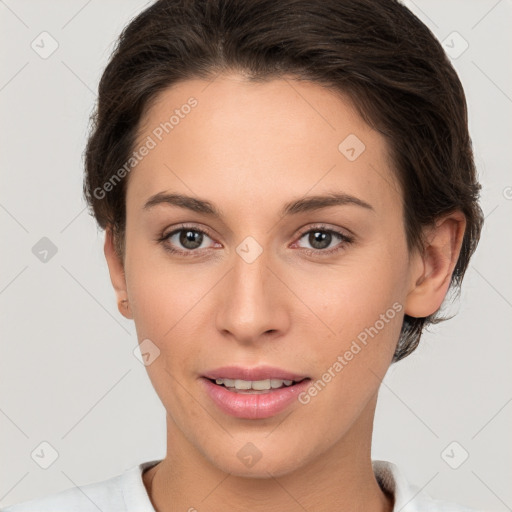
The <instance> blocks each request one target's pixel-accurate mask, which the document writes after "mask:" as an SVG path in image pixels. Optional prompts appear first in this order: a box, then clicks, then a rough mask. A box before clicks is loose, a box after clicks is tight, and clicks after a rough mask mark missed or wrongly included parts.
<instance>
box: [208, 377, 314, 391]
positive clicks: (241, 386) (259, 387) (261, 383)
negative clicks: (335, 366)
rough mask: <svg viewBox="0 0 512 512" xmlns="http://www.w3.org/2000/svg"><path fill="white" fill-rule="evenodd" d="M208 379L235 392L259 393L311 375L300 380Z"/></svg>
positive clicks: (291, 385) (293, 383) (292, 384)
mask: <svg viewBox="0 0 512 512" xmlns="http://www.w3.org/2000/svg"><path fill="white" fill-rule="evenodd" d="M205 378H206V379H208V380H209V381H210V382H211V383H212V384H215V385H217V386H222V387H224V388H226V389H227V390H228V391H231V392H233V393H241V394H250V395H259V394H265V393H271V392H273V391H275V390H278V389H283V388H290V387H293V386H295V385H297V384H299V383H301V382H304V381H305V380H311V379H309V377H304V378H302V379H299V380H288V379H263V380H243V379H227V378H220V379H210V378H208V377H205Z"/></svg>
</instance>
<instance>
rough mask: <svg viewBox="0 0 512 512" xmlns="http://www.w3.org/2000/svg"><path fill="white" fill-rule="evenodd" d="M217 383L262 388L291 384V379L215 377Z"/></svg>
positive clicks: (232, 386) (237, 387) (237, 386)
mask: <svg viewBox="0 0 512 512" xmlns="http://www.w3.org/2000/svg"><path fill="white" fill-rule="evenodd" d="M215 382H216V383H217V384H224V386H226V387H227V388H236V389H255V390H264V389H270V388H280V387H282V386H283V384H284V385H285V386H291V385H292V383H293V380H281V379H266V380H241V379H215Z"/></svg>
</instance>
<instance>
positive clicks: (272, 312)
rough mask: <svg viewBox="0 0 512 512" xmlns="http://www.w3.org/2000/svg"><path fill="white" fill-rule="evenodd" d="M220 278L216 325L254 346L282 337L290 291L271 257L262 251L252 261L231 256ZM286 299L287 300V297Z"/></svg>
mask: <svg viewBox="0 0 512 512" xmlns="http://www.w3.org/2000/svg"><path fill="white" fill-rule="evenodd" d="M233 259H234V262H233V267H232V269H231V270H230V272H228V273H227V275H226V276H225V277H224V279H223V283H222V284H221V287H222V288H221V290H222V291H221V294H220V297H219V302H218V307H217V313H216V326H217V329H218V330H219V332H220V333H221V334H222V335H223V336H225V337H226V336H227V337H231V338H232V339H234V340H236V341H237V342H238V343H240V344H245V345H250V344H258V343H259V342H261V341H263V340H269V339H276V338H278V337H279V336H282V335H283V334H284V333H285V332H286V331H287V329H288V328H289V324H290V314H289V310H288V307H287V300H288V301H289V300H290V295H291V294H290V291H289V290H287V288H286V286H285V284H283V279H282V278H281V279H279V270H278V268H277V266H276V265H272V262H271V261H270V260H271V257H269V256H267V254H266V252H265V251H263V252H262V253H261V254H260V255H259V256H258V257H257V258H256V259H255V260H254V261H251V260H250V259H249V260H246V259H244V258H243V257H241V256H239V254H235V255H234V257H233ZM287 297H288V298H287Z"/></svg>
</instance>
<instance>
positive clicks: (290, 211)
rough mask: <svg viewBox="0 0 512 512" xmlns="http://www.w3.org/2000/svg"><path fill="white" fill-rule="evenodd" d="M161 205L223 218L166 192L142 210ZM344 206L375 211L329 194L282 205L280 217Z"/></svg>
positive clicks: (197, 201)
mask: <svg viewBox="0 0 512 512" xmlns="http://www.w3.org/2000/svg"><path fill="white" fill-rule="evenodd" d="M161 204H168V205H171V206H178V207H179V208H185V209H187V210H191V211H193V212H197V213H202V214H204V215H208V216H210V217H214V218H217V219H220V218H222V216H223V215H222V212H221V211H220V210H219V209H218V208H216V207H215V205H214V204H213V203H211V202H210V201H207V200H206V199H201V198H198V197H191V196H187V195H184V194H169V193H166V192H159V193H158V194H155V195H153V196H151V197H150V198H149V199H148V200H147V202H146V203H145V204H144V207H143V209H145V210H149V209H151V208H153V207H154V206H157V205H161ZM345 205H356V206H360V207H362V208H365V209H367V210H371V211H373V212H374V211H375V210H374V208H373V206H371V205H370V204H368V203H367V202H366V201H363V200H362V199H359V198H358V197H355V196H352V195H349V194H345V193H331V194H326V195H316V196H308V197H302V198H300V199H296V200H293V201H290V202H289V203H286V204H285V205H284V207H283V208H282V210H281V213H280V216H281V217H284V216H286V215H297V214H299V213H304V212H311V211H317V210H321V209H323V208H329V207H332V206H345Z"/></svg>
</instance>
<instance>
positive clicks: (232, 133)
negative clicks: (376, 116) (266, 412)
mask: <svg viewBox="0 0 512 512" xmlns="http://www.w3.org/2000/svg"><path fill="white" fill-rule="evenodd" d="M191 96H193V97H195V98H196V99H197V101H198V105H197V107H195V108H194V109H193V110H192V111H191V113H190V114H188V115H187V116H186V117H185V118H184V119H181V120H180V123H179V125H177V126H175V128H174V129H173V131H172V132H170V133H169V134H167V135H166V136H164V138H163V140H162V141H161V142H159V143H158V144H157V146H156V147H155V148H154V149H152V150H151V151H150V152H149V154H148V155H147V156H146V157H145V158H144V159H143V160H142V161H141V162H140V163H139V164H138V165H137V166H136V167H135V169H134V170H132V171H131V173H130V175H129V182H128V188H127V195H126V208H127V212H126V238H125V242H126V251H125V255H124V261H122V260H121V259H120V258H119V257H118V256H117V255H116V253H115V251H114V245H113V240H112V233H111V231H110V230H109V229H107V231H106V237H105V256H106V259H107V262H108V266H109V271H110V276H111V280H112V284H113V286H114V289H115V291H116V294H117V299H118V304H119V309H120V311H121V313H122V314H123V315H124V316H125V317H126V318H130V319H133V320H134V322H135V326H136V330H137V336H138V339H139V342H140V341H142V340H144V339H148V338H149V339H150V340H151V341H152V342H153V343H154V344H155V345H156V346H157V347H158V349H159V350H160V356H159V357H158V358H156V359H155V360H154V361H153V362H152V363H151V364H150V365H148V366H147V371H148V375H149V377H150V379H151V382H152V384H153V386H154V388H155V390H156V392H157V394H158V396H159V397H160V399H161V401H162V403H163V405H164V407H165V409H166V412H167V454H166V457H165V459H164V460H163V461H162V462H161V463H160V464H158V465H157V466H155V467H154V468H152V469H151V470H149V471H146V472H145V473H144V475H143V481H144V484H145V486H146V488H147V490H148V494H149V496H150V498H151V501H152V503H153V505H154V507H155V509H156V510H157V511H158V512H170V511H175V510H189V509H190V508H191V507H195V508H196V509H197V510H199V511H201V512H202V511H212V512H220V511H221V510H222V511H224V510H226V509H227V510H251V511H265V512H271V511H279V512H283V511H287V512H288V511H289V512H292V511H293V512H295V511H301V512H303V511H304V510H307V511H308V512H315V511H333V510H347V511H349V510H350V511H359V510H361V511H363V510H365V511H370V510H371V511H391V510H392V507H393V498H392V497H391V496H387V495H386V494H385V493H384V492H383V491H382V490H381V489H380V487H379V485H378V483H377V481H376V479H375V476H374V474H373V471H372V466H371V456H370V455H371V451H370V450H371V438H372V429H373V420H374V413H375V405H376V400H377V393H378V390H379V385H380V382H381V380H382V378H383V377H384V375H385V374H386V371H387V369H388V367H389V365H390V363H391V359H392V356H393V353H394V350H395V346H396V343H397V341H398V336H399V332H400V327H401V324H402V320H403V315H404V313H407V314H409V315H411V316H414V317H424V316H427V315H429V314H431V313H433V312H435V311H436V310H437V309H438V308H439V307H440V305H441V303H442V301H443V299H444V297H445V295H446V292H447V290H448V286H449V282H450V277H451V274H452V272H453V269H454V266H455V263H456V261H457V257H458V254H459V251H460V246H461V242H462V236H463V233H464V228H465V220H464V216H463V215H462V214H461V213H460V212H454V213H453V214H451V215H448V216H445V217H443V218H441V219H439V221H438V222H437V223H436V225H435V226H431V227H429V228H428V229H427V228H426V230H425V235H426V239H427V242H426V247H425V250H424V251H423V252H422V253H420V252H419V251H412V252H409V251H408V249H407V244H406V237H405V230H404V223H403V207H402V196H401V192H400V190H399V188H398V185H397V183H396V179H395V176H394V172H393V169H392V166H391V163H390V161H389V158H388V149H387V146H386V141H385V140H384V138H383V137H382V136H381V135H380V134H379V133H377V132H376V131H374V130H372V129H371V128H370V127H369V126H367V125H366V124H365V123H364V121H363V120H362V119H361V117H360V116H359V115H358V114H357V113H356V111H355V110H354V109H353V107H352V105H351V104H350V102H349V101H348V99H347V98H344V97H341V96H340V95H335V94H334V93H333V92H331V91H328V90H327V89H325V88H323V87H322V86H320V85H318V84H314V83H309V82H299V81H294V80H292V79H291V78H284V77H283V78H280V79H276V80H272V81H267V82H265V83H258V84H256V83H250V82H248V81H247V80H246V79H245V78H244V77H243V76H241V75H238V74H234V73H233V74H224V75H221V76H219V77H217V78H216V79H215V80H213V81H212V82H208V81H203V80H189V81H186V82H182V83H180V84H178V85H176V86H173V87H172V88H169V89H167V90H165V91H164V92H163V93H161V94H160V95H159V96H158V98H157V101H155V102H154V103H152V105H151V108H150V109H148V110H147V112H146V113H145V115H144V117H143V119H142V120H141V124H140V130H139V135H140V137H139V141H143V140H144V139H146V137H147V136H148V135H151V133H152V130H153V129H154V128H155V127H157V126H158V125H159V124H160V123H161V122H162V121H164V120H166V119H168V118H169V116H170V115H171V114H172V112H173V111H174V109H176V108H179V107H180V106H181V105H183V104H184V103H186V101H187V99H188V98H190V97H191ZM349 134H355V135H356V136H357V137H358V138H359V139H360V140H361V141H363V143H364V144H365V146H366V149H365V150H364V152H363V153H362V154H361V155H360V156H359V157H358V158H357V159H356V160H355V161H349V160H348V159H347V158H346V157H345V156H344V155H343V154H342V153H341V152H340V151H339V150H338V145H339V144H340V142H342V141H343V140H344V139H345V138H346V137H347V136H348V135H349ZM159 192H167V193H170V192H173V193H181V194H187V195H190V196H192V197H199V198H203V199H207V200H209V201H210V202H212V203H213V204H214V205H215V206H216V207H217V208H218V209H219V210H221V212H222V214H223V215H222V218H221V219H215V218H211V217H209V216H207V215H205V214H202V213H197V212H192V211H189V210H186V209H183V208H179V207H177V206H173V205H169V204H159V205H157V206H155V207H153V208H151V209H144V204H145V202H146V201H147V200H148V199H149V198H150V197H151V196H152V195H154V194H156V193H159ZM329 192H343V193H346V194H350V195H352V196H355V197H357V198H359V199H361V200H363V201H365V202H367V203H369V204H370V205H371V206H372V208H373V210H371V209H367V208H363V207H361V206H358V205H354V204H347V205H341V206H331V207H329V208H324V209H321V210H318V211H310V212H303V213H299V214H296V215H289V216H285V217H280V216H279V211H280V209H281V208H282V206H283V205H284V204H285V203H287V202H288V201H291V200H294V199H299V198H302V197H304V196H308V197H309V196H311V195H317V194H318V195H321V194H326V193H329ZM183 222H186V223H188V224H191V225H193V227H194V228H201V229H208V230H209V231H210V233H211V236H210V235H204V237H203V241H202V243H201V246H200V248H199V249H195V253H196V254H199V253H200V255H199V256H198V257H190V256H185V255H176V254H171V253H169V252H168V251H166V250H165V244H167V246H169V245H171V246H173V247H174V248H176V249H178V250H182V251H187V250H188V251H189V254H190V252H191V249H189V248H188V247H190V245H189V246H183V244H180V239H179V234H178V235H175V236H173V237H172V240H167V242H158V241H157V239H158V238H159V237H161V236H162V235H163V234H166V233H170V232H171V231H172V229H173V227H174V228H176V227H177V226H178V225H179V224H180V223H183ZM318 223H321V224H325V225H326V228H327V229H329V228H330V229H334V230H338V231H340V232H342V233H344V234H352V235H353V242H352V243H345V244H344V243H342V242H340V239H339V238H337V237H336V236H334V235H333V237H332V240H331V242H330V243H329V242H326V243H325V246H327V247H326V248H322V247H325V246H319V245H312V243H314V240H313V242H312V240H311V237H309V235H308V233H309V231H308V229H313V230H315V227H316V226H315V225H316V224H318ZM310 226H311V228H309V227H310ZM191 227H192V226H188V228H191ZM316 231H318V229H316ZM198 236H200V235H198ZM247 236H251V237H253V238H254V239H255V240H256V241H257V242H258V244H259V246H260V247H261V249H262V253H261V254H260V256H259V257H258V258H256V259H255V261H253V262H252V263H250V264H249V263H247V262H246V261H245V260H244V259H243V258H242V257H240V256H239V254H238V253H237V252H236V248H237V247H238V246H239V245H240V244H241V242H242V241H243V240H244V239H245V238H246V237H247ZM318 247H320V249H318ZM336 247H338V248H340V250H339V251H338V252H336V253H333V254H330V255H322V251H326V250H329V249H332V248H336ZM307 249H317V253H316V254H309V255H308V254H306V253H305V250H307ZM122 301H127V302H122ZM394 303H398V304H399V305H401V306H402V310H401V311H400V312H399V313H397V314H396V316H395V317H394V318H393V319H392V320H389V322H388V323H386V324H385V327H384V328H382V329H381V330H380V331H379V332H378V334H377V335H376V336H374V337H373V338H372V339H371V341H370V342H369V343H368V344H367V345H366V346H365V347H364V348H363V349H362V350H361V351H360V352H359V353H358V354H357V356H355V357H354V358H353V359H352V360H351V361H350V362H349V363H348V364H347V365H346V366H345V367H344V368H343V370H342V371H341V372H340V373H338V374H337V375H336V377H335V378H333V379H332V380H331V382H329V383H328V385H327V386H326V387H325V389H323V390H322V391H321V392H320V393H318V394H317V396H315V397H314V398H312V399H311V401H310V402H309V403H308V404H306V405H304V404H301V403H300V402H298V401H296V402H294V403H293V404H292V405H291V406H290V407H288V408H287V409H286V410H285V411H283V412H282V413H280V414H278V415H276V416H273V417H271V418H267V419H258V420H248V419H238V418H234V417H232V416H229V415H227V414H225V413H224V412H222V411H220V410H219V409H218V408H217V406H216V404H215V403H213V402H212V401H211V400H210V398H209V397H208V395H207V394H206V393H205V392H204V391H203V389H202V386H201V385H200V384H201V383H200V380H199V379H200V377H201V375H203V374H204V373H205V372H206V370H211V369H214V368H217V367H220V366H224V365H232V364H237V365H241V366H248V367H255V366H258V365H262V364H268V365H272V366H277V367H280V368H283V369H286V370H289V371H292V372H297V373H299V374H303V375H307V376H309V377H311V378H312V379H313V381H316V380H317V379H320V378H321V377H322V375H323V374H324V373H325V372H326V371H327V369H328V368H329V367H332V365H333V363H334V362H335V361H336V359H337V357H338V356H339V355H340V354H341V355H342V354H344V353H345V351H346V350H348V349H349V347H350V345H351V343H352V342H353V340H355V339H356V338H357V336H358V334H360V333H361V332H362V331H364V329H365V328H368V327H370V326H373V325H375V323H376V321H377V320H378V319H379V318H380V315H381V314H384V313H385V312H386V311H387V310H388V309H389V308H391V307H392V305H393V304H394ZM248 442H250V443H252V444H253V445H255V446H256V447H257V449H258V450H259V452H260V453H261V459H260V460H259V461H258V462H257V463H256V464H255V465H254V466H252V467H250V468H249V467H246V466H245V465H244V464H243V463H242V462H241V461H240V460H239V458H238V457H237V452H238V451H239V450H240V449H241V448H242V447H244V445H246V443H248Z"/></svg>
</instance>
